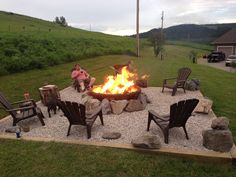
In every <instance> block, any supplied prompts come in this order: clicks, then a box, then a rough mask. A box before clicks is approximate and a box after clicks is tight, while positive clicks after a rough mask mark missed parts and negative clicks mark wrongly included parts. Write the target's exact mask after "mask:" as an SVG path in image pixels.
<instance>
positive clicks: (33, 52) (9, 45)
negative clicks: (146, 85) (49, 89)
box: [0, 11, 135, 75]
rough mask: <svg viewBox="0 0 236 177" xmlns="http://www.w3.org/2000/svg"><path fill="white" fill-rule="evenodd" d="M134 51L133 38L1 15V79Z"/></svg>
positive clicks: (7, 13)
mask: <svg viewBox="0 0 236 177" xmlns="http://www.w3.org/2000/svg"><path fill="white" fill-rule="evenodd" d="M133 51H135V43H134V40H133V39H132V38H128V37H121V36H113V35H107V34H103V33H99V32H89V31H86V30H81V29H77V28H73V27H62V26H60V25H58V24H56V23H53V22H49V21H45V20H41V19H37V18H32V17H28V16H24V15H19V14H15V13H11V12H3V11H0V75H5V74H9V73H14V72H21V71H25V70H30V69H41V68H44V67H47V66H53V65H57V64H60V63H66V62H71V61H76V60H80V59H83V58H88V57H92V56H98V55H107V54H124V53H129V54H132V53H133Z"/></svg>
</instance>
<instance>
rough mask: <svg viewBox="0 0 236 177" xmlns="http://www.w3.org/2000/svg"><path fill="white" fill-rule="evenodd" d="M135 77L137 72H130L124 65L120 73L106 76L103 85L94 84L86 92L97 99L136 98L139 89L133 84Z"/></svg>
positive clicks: (139, 91)
mask: <svg viewBox="0 0 236 177" xmlns="http://www.w3.org/2000/svg"><path fill="white" fill-rule="evenodd" d="M136 79H137V74H136V73H132V72H130V71H129V70H128V68H127V66H124V67H123V68H122V69H121V73H118V74H116V75H114V76H113V75H110V76H107V77H106V79H105V83H104V84H103V85H97V86H94V88H93V89H92V90H91V91H89V92H88V94H89V95H90V96H93V97H94V98H96V99H98V100H103V99H104V98H107V99H108V100H124V99H125V100H130V99H137V98H138V96H139V94H140V93H141V89H140V87H138V86H137V85H136V84H135V83H136V82H135V80H136Z"/></svg>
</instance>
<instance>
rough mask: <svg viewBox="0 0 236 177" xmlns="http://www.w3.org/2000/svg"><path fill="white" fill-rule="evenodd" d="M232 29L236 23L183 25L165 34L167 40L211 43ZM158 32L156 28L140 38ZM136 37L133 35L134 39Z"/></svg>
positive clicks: (166, 31) (168, 29)
mask: <svg viewBox="0 0 236 177" xmlns="http://www.w3.org/2000/svg"><path fill="white" fill-rule="evenodd" d="M232 28H236V23H225V24H206V25H195V24H182V25H177V26H171V27H168V28H165V29H164V33H165V36H166V39H167V40H177V41H191V42H211V41H213V40H214V39H216V38H217V37H219V36H220V35H222V34H224V33H225V32H227V31H229V30H230V29H232ZM158 31H160V28H158V29H157V28H154V29H151V30H150V31H147V32H144V33H141V34H140V37H141V38H148V37H149V36H150V35H151V34H152V33H154V32H158ZM134 36H135V35H132V37H134Z"/></svg>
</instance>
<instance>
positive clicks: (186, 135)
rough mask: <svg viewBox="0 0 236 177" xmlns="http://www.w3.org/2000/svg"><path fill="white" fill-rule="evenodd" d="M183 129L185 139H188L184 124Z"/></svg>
mask: <svg viewBox="0 0 236 177" xmlns="http://www.w3.org/2000/svg"><path fill="white" fill-rule="evenodd" d="M183 129H184V133H185V136H186V139H187V140H188V139H189V137H188V133H187V130H186V127H185V126H183Z"/></svg>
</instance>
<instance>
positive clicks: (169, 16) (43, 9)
mask: <svg viewBox="0 0 236 177" xmlns="http://www.w3.org/2000/svg"><path fill="white" fill-rule="evenodd" d="M0 10H3V11H11V12H15V13H19V14H24V15H28V16H32V17H37V18H41V19H45V20H49V21H52V20H53V19H54V18H55V16H64V17H66V20H67V22H68V23H69V25H71V26H74V27H78V28H82V29H86V30H89V29H90V26H91V29H92V31H100V32H104V33H109V34H118V35H128V34H134V33H135V23H136V21H135V20H136V0H0ZM162 10H164V12H165V20H164V27H168V26H172V25H177V24H182V23H195V24H206V23H207V24H208V23H230V22H236V0H140V31H141V32H144V31H147V30H150V29H152V28H159V27H160V24H161V11H162Z"/></svg>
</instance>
